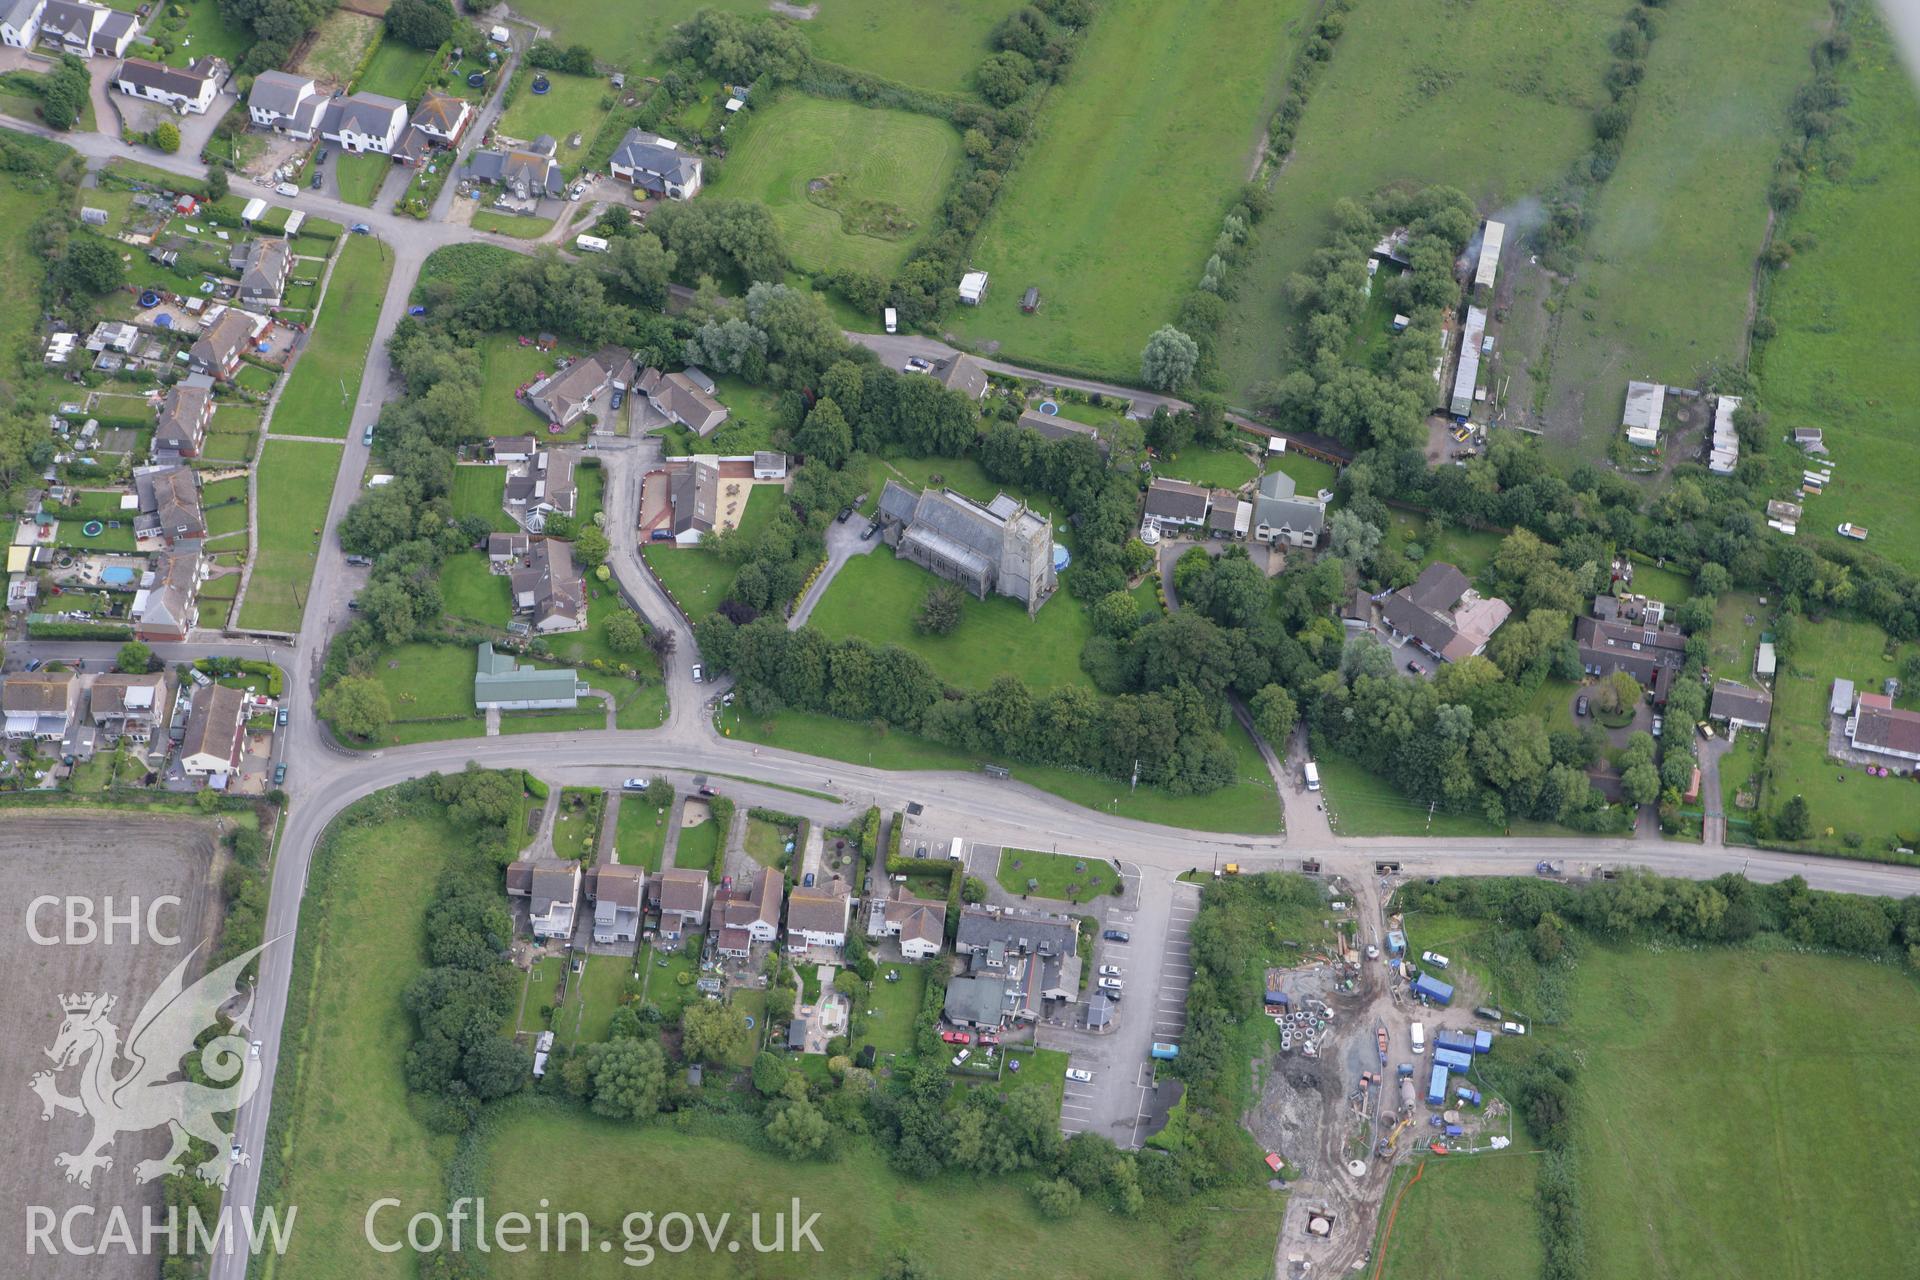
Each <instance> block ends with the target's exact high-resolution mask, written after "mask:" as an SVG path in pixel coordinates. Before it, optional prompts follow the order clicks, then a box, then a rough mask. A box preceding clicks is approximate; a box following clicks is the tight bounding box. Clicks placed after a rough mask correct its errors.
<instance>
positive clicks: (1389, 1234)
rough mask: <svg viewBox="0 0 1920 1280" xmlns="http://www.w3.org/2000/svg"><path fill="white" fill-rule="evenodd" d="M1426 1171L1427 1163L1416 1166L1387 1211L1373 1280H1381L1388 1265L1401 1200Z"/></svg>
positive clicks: (1423, 1162)
mask: <svg viewBox="0 0 1920 1280" xmlns="http://www.w3.org/2000/svg"><path fill="white" fill-rule="evenodd" d="M1426 1171H1427V1162H1426V1161H1425V1160H1422V1161H1421V1162H1420V1163H1419V1164H1418V1165H1417V1166H1415V1168H1414V1171H1413V1176H1412V1177H1411V1178H1408V1179H1407V1185H1406V1186H1404V1187H1401V1188H1400V1194H1399V1195H1396V1196H1394V1198H1393V1208H1391V1209H1389V1210H1387V1229H1386V1230H1385V1231H1383V1232H1381V1233H1380V1256H1379V1257H1378V1258H1376V1259H1375V1260H1374V1263H1373V1280H1380V1272H1381V1270H1382V1269H1384V1268H1385V1267H1386V1265H1387V1241H1389V1240H1391V1239H1392V1238H1393V1220H1394V1219H1395V1218H1397V1217H1399V1216H1400V1200H1401V1198H1402V1197H1403V1196H1405V1195H1406V1194H1407V1189H1408V1188H1409V1187H1411V1186H1413V1184H1414V1183H1416V1182H1418V1181H1420V1175H1421V1174H1423V1173H1425V1172H1426Z"/></svg>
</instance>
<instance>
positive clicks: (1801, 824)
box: [1774, 796, 1813, 840]
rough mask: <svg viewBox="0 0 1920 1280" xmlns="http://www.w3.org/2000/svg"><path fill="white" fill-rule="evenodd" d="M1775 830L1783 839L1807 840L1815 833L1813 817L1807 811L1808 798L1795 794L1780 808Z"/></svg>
mask: <svg viewBox="0 0 1920 1280" xmlns="http://www.w3.org/2000/svg"><path fill="white" fill-rule="evenodd" d="M1774 830H1775V831H1776V832H1777V833H1778V834H1779V836H1780V838H1781V839H1782V840H1805V839H1806V838H1807V837H1808V836H1810V835H1812V834H1813V819H1812V816H1811V815H1810V814H1809V813H1808V812H1807V798H1806V797H1805V796H1795V797H1793V799H1791V800H1789V801H1787V803H1786V804H1785V806H1783V807H1782V808H1781V810H1780V817H1779V818H1778V819H1776V821H1775V823H1774Z"/></svg>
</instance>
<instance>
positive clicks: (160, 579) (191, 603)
mask: <svg viewBox="0 0 1920 1280" xmlns="http://www.w3.org/2000/svg"><path fill="white" fill-rule="evenodd" d="M205 577H206V567H205V563H204V562H203V561H202V560H201V559H200V553H199V552H198V551H193V550H190V549H188V548H185V547H182V548H178V549H176V550H171V551H157V552H155V553H154V554H153V556H152V557H151V558H149V560H148V561H147V571H146V572H145V573H144V574H142V575H141V577H140V589H139V590H138V591H136V592H134V595H133V606H132V608H130V609H129V610H128V615H129V617H131V618H132V620H133V635H134V638H135V639H137V640H168V641H180V640H185V639H186V638H187V636H188V635H189V634H190V633H191V632H192V631H193V629H194V628H195V627H197V626H199V625H200V610H199V606H198V600H199V596H200V583H201V582H202V580H204V579H205Z"/></svg>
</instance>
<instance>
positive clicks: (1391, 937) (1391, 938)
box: [1387, 929, 1407, 956]
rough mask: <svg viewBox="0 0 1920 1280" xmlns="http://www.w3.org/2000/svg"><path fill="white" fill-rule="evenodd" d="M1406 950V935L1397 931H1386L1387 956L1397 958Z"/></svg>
mask: <svg viewBox="0 0 1920 1280" xmlns="http://www.w3.org/2000/svg"><path fill="white" fill-rule="evenodd" d="M1406 949H1407V935H1405V934H1404V933H1401V932H1400V931H1399V930H1398V929H1389V930H1387V954H1388V955H1390V956H1397V955H1399V954H1400V953H1401V952H1403V951H1405V950H1406Z"/></svg>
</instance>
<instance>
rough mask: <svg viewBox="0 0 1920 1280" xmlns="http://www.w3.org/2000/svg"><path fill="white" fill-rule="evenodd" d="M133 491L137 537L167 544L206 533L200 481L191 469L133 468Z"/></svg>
mask: <svg viewBox="0 0 1920 1280" xmlns="http://www.w3.org/2000/svg"><path fill="white" fill-rule="evenodd" d="M133 490H134V493H135V495H136V496H137V502H136V505H137V507H138V509H139V516H138V518H137V519H135V521H134V522H133V532H134V536H135V537H139V538H159V539H160V540H161V541H163V542H164V543H165V544H166V545H168V546H173V545H174V544H175V543H178V542H198V541H199V540H200V539H202V538H204V537H206V536H207V520H206V516H205V514H204V513H203V512H202V511H201V508H200V484H199V481H198V480H197V479H195V477H194V473H193V470H192V468H190V467H182V466H161V467H135V468H134V469H133Z"/></svg>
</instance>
